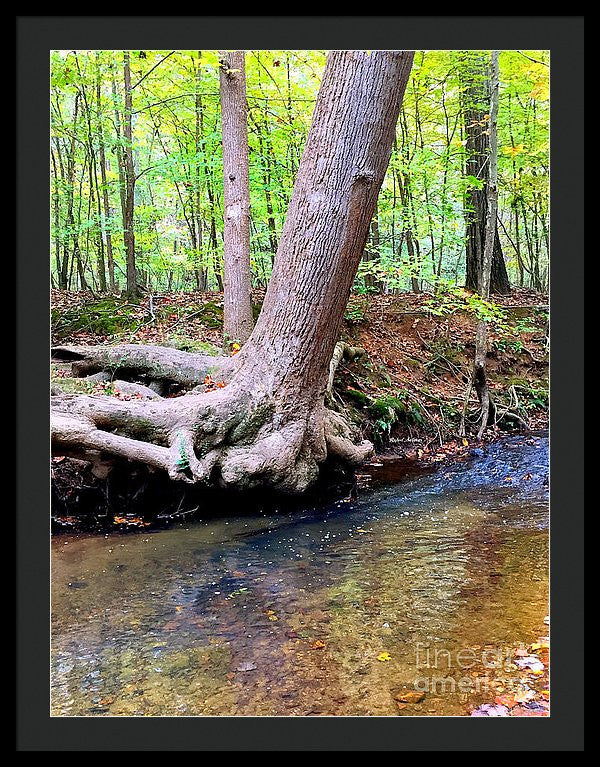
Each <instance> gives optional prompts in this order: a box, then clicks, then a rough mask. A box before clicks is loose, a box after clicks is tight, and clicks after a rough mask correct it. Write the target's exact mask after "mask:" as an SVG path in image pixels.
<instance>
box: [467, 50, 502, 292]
mask: <svg viewBox="0 0 600 767" xmlns="http://www.w3.org/2000/svg"><path fill="white" fill-rule="evenodd" d="M462 62H463V77H464V86H463V93H462V100H463V119H464V125H465V136H466V141H467V144H466V152H467V159H466V174H467V176H472V177H474V178H476V179H478V180H479V181H483V182H484V184H483V188H482V189H478V188H476V187H475V186H471V187H469V189H468V191H467V194H466V200H465V219H466V232H465V236H466V278H465V287H466V288H467V289H469V290H477V291H479V287H480V283H481V279H482V270H483V250H484V247H485V229H486V221H487V210H488V203H487V190H486V188H485V187H486V184H487V183H488V180H489V171H490V137H489V113H488V106H489V103H490V95H489V94H490V81H489V67H488V60H487V58H486V57H485V55H482V54H480V53H476V52H472V51H469V52H466V53H464V54H463V56H462ZM490 292H491V293H499V294H505V293H509V292H510V282H509V280H508V273H507V271H506V264H505V263H504V256H503V254H502V245H501V243H500V236H499V234H498V225H497V223H496V222H494V251H493V257H492V265H491V276H490Z"/></svg>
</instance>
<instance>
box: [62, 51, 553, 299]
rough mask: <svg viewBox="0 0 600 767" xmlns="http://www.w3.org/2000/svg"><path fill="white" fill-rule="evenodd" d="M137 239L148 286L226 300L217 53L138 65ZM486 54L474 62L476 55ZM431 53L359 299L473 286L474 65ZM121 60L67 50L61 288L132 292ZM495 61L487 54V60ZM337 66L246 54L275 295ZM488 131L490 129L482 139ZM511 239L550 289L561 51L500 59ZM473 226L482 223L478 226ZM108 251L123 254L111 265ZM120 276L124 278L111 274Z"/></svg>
mask: <svg viewBox="0 0 600 767" xmlns="http://www.w3.org/2000/svg"><path fill="white" fill-rule="evenodd" d="M128 53H129V64H130V69H131V73H130V76H131V82H130V87H131V123H132V138H131V150H132V159H133V168H134V173H135V193H134V210H133V229H134V234H135V257H136V268H137V273H138V278H139V281H140V284H142V285H146V286H147V287H149V288H150V289H151V290H167V289H172V290H193V289H198V288H208V289H220V288H221V287H222V272H223V167H222V146H221V109H220V102H219V54H218V51H130V52H128ZM472 53H476V52H472ZM463 54H464V52H461V51H418V52H417V53H416V55H415V59H414V65H413V68H412V73H411V77H410V81H409V84H408V87H407V90H406V95H405V98H404V102H403V106H402V111H401V115H400V119H399V121H398V126H397V132H396V140H395V143H394V148H393V152H392V158H391V162H390V165H389V168H388V171H387V174H386V177H385V180H384V183H383V186H382V189H381V193H380V195H379V200H378V205H377V211H376V215H375V216H374V219H373V222H372V225H371V231H370V236H369V240H368V242H367V247H366V249H365V254H364V256H363V259H362V261H361V264H360V267H359V270H358V274H357V276H356V279H355V284H354V289H355V290H357V291H363V292H369V291H375V290H384V291H397V290H409V289H413V290H415V289H416V290H420V289H432V288H433V287H435V285H436V284H438V283H440V282H441V283H443V284H447V283H456V284H464V280H465V200H466V198H467V192H468V190H469V188H472V187H473V186H478V185H479V186H480V185H481V183H482V182H481V180H480V179H478V178H476V177H474V176H472V175H468V174H467V173H466V170H465V168H466V151H467V150H466V136H465V124H464V98H463V96H464V91H465V88H466V87H467V85H466V78H467V77H468V74H469V69H468V61H466V59H468V57H465V56H464V55H463ZM124 55H125V54H124V52H122V51H77V52H74V51H54V52H52V54H51V57H52V61H51V64H52V67H51V69H52V81H51V93H50V99H51V115H52V119H51V170H52V186H51V192H52V208H51V215H52V253H53V261H52V279H53V283H54V285H55V286H57V287H63V288H70V289H81V288H87V287H89V288H91V289H92V290H94V291H102V290H104V289H105V286H106V285H108V286H109V287H110V278H109V274H108V272H109V270H110V269H111V268H112V270H113V271H114V278H115V280H116V282H117V283H118V285H119V286H120V287H121V288H124V287H125V275H126V254H125V245H124V239H123V229H124V223H123V221H124V217H123V208H122V205H123V193H124V186H125V182H124V179H123V172H122V165H120V161H119V158H120V157H121V156H123V155H124V154H125V150H126V149H127V148H128V143H127V138H126V131H125V130H124V127H125V126H124V119H123V118H124V117H125V115H126V112H127V108H126V99H125V93H124V90H125V85H124V80H123V59H124ZM486 55H488V54H486ZM325 60H326V51H247V52H246V91H247V105H248V133H249V135H248V139H249V153H250V157H249V160H250V162H249V166H250V205H251V208H250V212H251V232H250V247H251V266H252V281H253V285H254V286H255V287H266V284H267V282H268V280H269V277H270V274H271V270H272V265H273V259H274V256H275V252H276V250H277V244H278V241H279V238H280V235H281V231H282V227H283V222H284V218H285V213H286V210H287V207H288V203H289V200H290V196H291V192H292V188H293V184H294V180H295V177H296V173H297V170H298V165H299V162H300V157H301V155H302V151H303V147H304V143H305V140H306V136H307V132H308V128H309V126H310V121H311V116H312V111H313V107H314V104H315V99H316V93H317V89H318V87H319V83H320V81H321V76H322V73H323V68H324V65H325ZM481 129H482V130H483V131H485V130H486V126H485V125H482V126H481ZM498 133H499V163H498V184H499V200H498V231H499V236H500V239H501V243H502V249H503V253H504V258H505V260H506V265H507V269H508V273H509V277H510V281H511V283H512V284H516V285H522V286H525V287H532V288H535V289H544V288H545V287H546V283H547V278H548V250H549V235H548V184H549V160H548V149H549V52H547V51H527V50H524V51H502V52H501V53H500V108H499V120H498ZM467 214H468V211H467ZM107 251H109V252H107ZM112 263H114V266H112Z"/></svg>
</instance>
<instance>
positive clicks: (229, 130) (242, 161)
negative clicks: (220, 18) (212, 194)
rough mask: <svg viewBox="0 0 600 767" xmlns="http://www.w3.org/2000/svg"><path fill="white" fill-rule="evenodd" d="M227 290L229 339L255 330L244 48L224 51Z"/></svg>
mask: <svg viewBox="0 0 600 767" xmlns="http://www.w3.org/2000/svg"><path fill="white" fill-rule="evenodd" d="M219 58H220V83H221V121H222V132H223V195H224V199H223V202H224V204H223V207H224V213H225V222H224V233H223V236H224V241H225V250H224V262H225V291H224V294H223V311H224V318H223V330H224V334H225V338H226V340H228V341H242V342H244V341H246V340H247V339H248V337H249V335H250V333H251V332H252V324H253V320H252V301H251V290H252V282H251V276H250V181H249V171H248V120H247V116H246V73H245V63H244V58H245V54H244V51H221V52H220V54H219Z"/></svg>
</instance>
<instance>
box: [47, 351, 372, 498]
mask: <svg viewBox="0 0 600 767" xmlns="http://www.w3.org/2000/svg"><path fill="white" fill-rule="evenodd" d="M349 348H352V347H349ZM173 352H174V350H172V349H163V348H162V347H150V346H148V347H147V346H135V345H125V346H120V347H113V348H109V347H87V348H82V349H79V348H74V347H57V348H56V349H54V350H53V356H54V358H55V359H62V360H65V359H70V360H72V362H73V367H74V368H75V372H76V373H77V374H79V375H84V374H85V373H87V372H90V373H94V374H97V373H98V372H99V370H100V369H102V370H103V369H105V368H106V369H108V370H109V371H111V372H112V373H113V374H114V375H117V374H119V375H123V374H125V375H127V376H128V377H132V378H138V379H139V378H141V379H142V380H150V381H157V380H160V381H163V382H164V383H167V384H169V383H172V382H175V383H177V384H180V385H182V386H186V387H190V386H195V385H196V384H200V385H199V386H196V388H195V389H194V390H192V391H190V392H188V393H187V394H184V395H182V396H179V397H176V398H170V399H163V398H161V397H159V396H157V395H156V394H155V393H154V391H152V390H150V389H148V388H147V387H145V386H142V385H139V384H135V383H130V382H121V381H113V388H115V389H117V390H120V391H122V392H124V393H131V394H138V395H142V396H144V401H142V400H140V399H130V400H123V399H117V398H114V397H111V396H105V395H72V394H62V393H57V394H54V396H53V397H52V419H51V424H52V445H53V451H54V453H55V454H60V455H71V456H75V457H80V458H81V457H85V458H86V459H87V460H90V461H91V462H92V464H94V463H96V462H98V463H99V464H102V465H104V464H105V463H106V457H107V455H108V456H115V457H117V458H121V459H128V460H130V461H135V462H138V463H143V464H146V465H148V466H150V467H153V468H154V469H158V470H163V471H165V472H167V473H168V475H169V477H171V479H173V480H177V481H182V482H186V483H194V484H200V485H204V486H207V487H229V488H236V489H250V488H255V487H270V488H272V489H276V490H278V491H282V492H287V493H301V492H304V491H305V490H306V489H308V488H309V487H310V486H311V485H312V484H314V483H315V482H316V480H317V478H318V475H319V470H320V467H321V466H322V465H323V464H324V463H325V461H326V460H327V458H328V457H329V458H332V459H334V460H336V461H339V462H341V463H344V464H346V465H350V466H356V465H358V464H359V463H360V462H361V461H363V460H364V458H365V457H366V456H367V455H368V454H369V453H370V452H371V450H372V445H371V443H370V442H366V441H363V442H361V443H360V444H359V445H355V444H354V442H353V435H352V432H351V429H350V428H349V426H348V425H347V424H346V422H345V421H344V419H343V418H342V416H341V415H340V414H338V413H335V412H333V411H332V410H328V409H327V408H325V407H324V405H323V404H322V402H321V403H319V402H317V403H315V402H310V401H306V402H305V401H298V402H295V403H293V404H294V406H293V407H290V404H289V402H285V401H282V400H280V399H279V398H278V397H277V393H276V392H273V391H270V390H269V388H268V385H264V384H261V380H260V377H257V380H256V381H253V385H252V386H249V385H248V377H247V372H246V375H241V376H237V377H236V375H235V372H236V371H235V361H236V360H235V357H233V358H214V357H205V356H203V355H195V354H187V353H186V352H179V351H177V352H176V353H175V354H173ZM207 363H211V365H210V368H209V367H208V364H207ZM215 363H216V364H215ZM338 364H339V363H338ZM171 373H172V374H173V375H172V377H170V374H171ZM208 374H212V375H214V376H218V377H219V378H223V380H226V378H225V377H226V376H227V378H229V379H230V380H231V383H230V384H229V385H227V386H224V387H223V388H219V389H216V390H212V391H211V390H209V391H204V392H200V391H199V389H202V388H204V387H203V386H202V382H203V381H204V376H206V375H208Z"/></svg>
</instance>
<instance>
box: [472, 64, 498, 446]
mask: <svg viewBox="0 0 600 767" xmlns="http://www.w3.org/2000/svg"><path fill="white" fill-rule="evenodd" d="M499 85H500V74H499V69H498V51H492V66H491V77H490V113H489V147H490V154H489V159H490V169H489V174H488V183H487V185H486V198H487V199H486V207H487V219H486V223H485V239H484V248H483V260H482V268H481V281H480V284H479V293H480V295H481V298H483V299H484V300H485V301H487V300H488V299H489V297H490V286H491V279H492V264H493V258H494V248H495V239H496V237H497V236H498V232H497V222H496V216H497V213H498V95H499ZM487 351H488V333H487V322H486V321H485V320H483V319H481V320H479V322H478V323H477V332H476V336H475V363H474V370H473V382H474V386H475V391H476V392H477V397H478V399H479V404H480V407H481V417H480V418H481V420H480V423H479V429H478V431H477V437H478V438H479V439H481V437H482V435H483V433H484V431H485V429H486V427H487V425H488V422H489V420H490V416H491V417H492V418H493V415H494V406H493V402H492V398H491V394H490V389H489V385H488V380H487V370H486V359H487Z"/></svg>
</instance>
